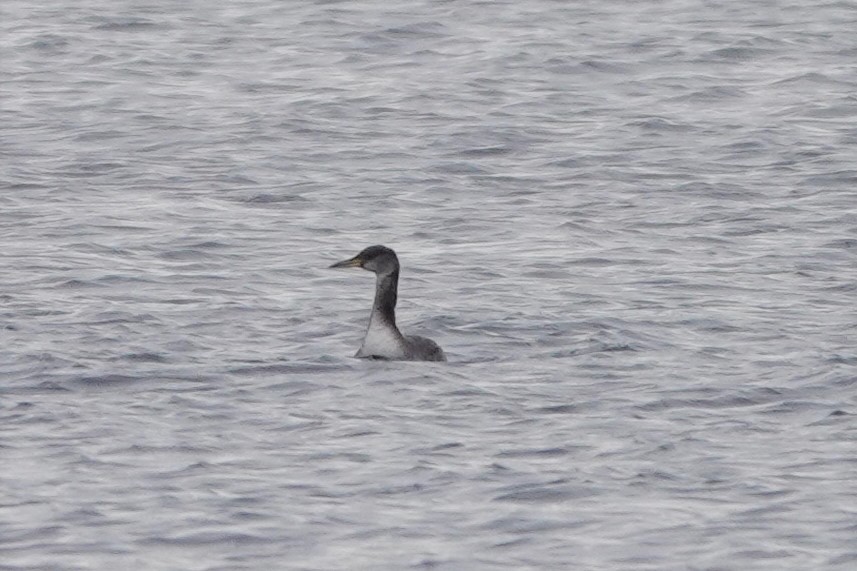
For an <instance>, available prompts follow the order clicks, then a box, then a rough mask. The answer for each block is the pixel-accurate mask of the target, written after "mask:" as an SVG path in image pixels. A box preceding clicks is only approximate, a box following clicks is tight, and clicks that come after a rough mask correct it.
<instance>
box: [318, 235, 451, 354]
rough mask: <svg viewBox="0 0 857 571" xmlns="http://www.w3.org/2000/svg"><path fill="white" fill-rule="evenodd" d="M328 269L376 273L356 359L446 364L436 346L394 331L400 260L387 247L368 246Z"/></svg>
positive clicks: (439, 349)
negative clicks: (371, 300)
mask: <svg viewBox="0 0 857 571" xmlns="http://www.w3.org/2000/svg"><path fill="white" fill-rule="evenodd" d="M330 267H331V268H363V269H364V270H369V271H370V272H374V273H375V302H374V303H373V304H372V314H371V315H370V316H369V327H368V328H367V329H366V336H365V337H364V338H363V344H362V345H361V346H360V349H359V350H358V351H357V354H356V355H355V357H365V358H370V359H390V360H396V361H446V356H445V355H444V354H443V349H441V348H440V347H439V346H438V344H437V343H435V342H434V341H432V340H431V339H426V338H425V337H419V336H417V335H407V336H405V335H402V333H401V331H399V328H398V327H396V295H397V294H396V292H397V290H398V287H399V258H398V257H397V256H396V252H394V251H393V250H391V249H390V248H387V247H386V246H370V247H368V248H366V249H365V250H363V251H362V252H360V253H359V254H357V255H356V256H354V257H353V258H350V259H348V260H343V261H341V262H337V263H335V264H333V265H332V266H330Z"/></svg>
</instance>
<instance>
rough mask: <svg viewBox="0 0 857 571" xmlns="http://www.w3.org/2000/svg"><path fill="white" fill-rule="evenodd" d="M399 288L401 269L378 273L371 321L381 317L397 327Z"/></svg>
mask: <svg viewBox="0 0 857 571" xmlns="http://www.w3.org/2000/svg"><path fill="white" fill-rule="evenodd" d="M398 288H399V269H398V268H396V269H395V270H393V271H392V272H390V273H386V274H378V277H377V279H376V280H375V303H374V304H372V317H371V319H370V321H375V320H376V319H380V320H382V321H384V322H386V324H387V325H391V326H392V327H393V328H394V329H395V328H396V297H397V291H398Z"/></svg>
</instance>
